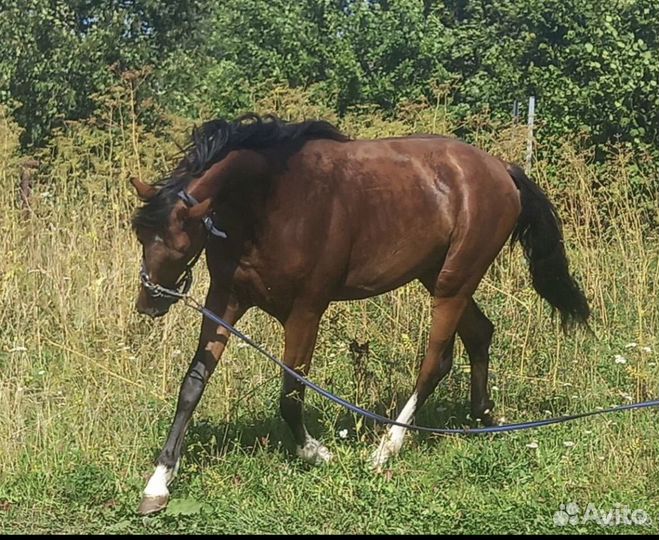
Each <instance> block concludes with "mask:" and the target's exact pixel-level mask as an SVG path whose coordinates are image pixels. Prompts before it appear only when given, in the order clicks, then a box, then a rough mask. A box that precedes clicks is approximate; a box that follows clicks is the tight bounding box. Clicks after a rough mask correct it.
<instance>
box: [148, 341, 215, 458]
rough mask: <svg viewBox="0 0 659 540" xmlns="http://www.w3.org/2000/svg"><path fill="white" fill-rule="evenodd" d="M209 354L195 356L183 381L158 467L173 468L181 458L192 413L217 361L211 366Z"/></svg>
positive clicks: (202, 353) (203, 353)
mask: <svg viewBox="0 0 659 540" xmlns="http://www.w3.org/2000/svg"><path fill="white" fill-rule="evenodd" d="M207 354H208V353H206V352H205V351H203V352H198V353H197V354H196V355H195V358H194V360H193V361H192V364H191V365H190V368H189V369H188V372H187V373H186V375H185V378H184V379H183V383H182V384H181V389H180V391H179V396H178V404H177V406H176V414H175V416H174V422H173V423H172V427H171V428H170V430H169V435H168V437H167V442H166V443H165V446H164V447H163V449H162V451H161V452H160V456H159V457H158V460H157V461H156V464H158V465H165V466H166V467H168V468H173V467H175V466H176V464H177V463H178V460H179V459H180V457H181V450H182V447H183V441H184V438H185V432H186V430H187V428H188V424H189V423H190V419H191V418H192V413H193V412H194V410H195V408H196V407H197V404H198V403H199V400H200V399H201V396H202V394H203V392H204V388H205V387H206V383H207V382H208V379H209V377H210V375H211V373H212V372H213V368H214V364H215V361H214V359H212V364H210V362H209V359H208V358H206V355H207Z"/></svg>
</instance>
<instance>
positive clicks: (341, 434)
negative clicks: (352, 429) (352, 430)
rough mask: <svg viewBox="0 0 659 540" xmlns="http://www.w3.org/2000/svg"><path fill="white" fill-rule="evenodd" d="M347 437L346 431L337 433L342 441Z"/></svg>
mask: <svg viewBox="0 0 659 540" xmlns="http://www.w3.org/2000/svg"><path fill="white" fill-rule="evenodd" d="M347 436H348V430H347V429H342V430H341V431H339V437H341V438H342V439H345V438H346V437H347Z"/></svg>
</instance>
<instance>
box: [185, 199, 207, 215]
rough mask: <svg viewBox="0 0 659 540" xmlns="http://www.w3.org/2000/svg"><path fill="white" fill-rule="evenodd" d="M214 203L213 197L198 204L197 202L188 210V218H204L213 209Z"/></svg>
mask: <svg viewBox="0 0 659 540" xmlns="http://www.w3.org/2000/svg"><path fill="white" fill-rule="evenodd" d="M212 205H213V199H211V198H208V199H206V200H204V201H201V202H200V203H198V204H195V205H194V206H193V207H191V208H190V209H189V210H188V215H187V218H188V219H191V220H199V219H203V218H205V217H206V215H208V213H209V212H210V211H211V206H212Z"/></svg>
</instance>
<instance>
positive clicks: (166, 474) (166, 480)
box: [144, 463, 179, 497]
mask: <svg viewBox="0 0 659 540" xmlns="http://www.w3.org/2000/svg"><path fill="white" fill-rule="evenodd" d="M178 465H179V464H178V463H176V467H174V468H173V469H171V468H169V467H165V465H158V466H157V467H156V470H155V472H154V473H153V475H151V478H150V479H149V483H148V484H147V485H146V488H145V489H144V496H145V497H160V496H169V490H168V489H167V486H168V485H169V484H170V482H171V481H172V480H173V479H174V475H175V474H176V471H177V470H178Z"/></svg>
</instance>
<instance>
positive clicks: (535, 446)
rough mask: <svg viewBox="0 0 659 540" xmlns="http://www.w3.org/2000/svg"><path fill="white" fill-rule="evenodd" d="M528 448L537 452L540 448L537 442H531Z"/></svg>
mask: <svg viewBox="0 0 659 540" xmlns="http://www.w3.org/2000/svg"><path fill="white" fill-rule="evenodd" d="M526 447H527V448H531V449H533V450H535V449H536V448H538V443H537V442H531V443H529V444H527V445H526Z"/></svg>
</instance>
